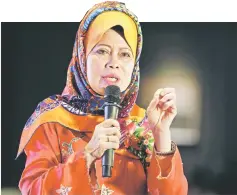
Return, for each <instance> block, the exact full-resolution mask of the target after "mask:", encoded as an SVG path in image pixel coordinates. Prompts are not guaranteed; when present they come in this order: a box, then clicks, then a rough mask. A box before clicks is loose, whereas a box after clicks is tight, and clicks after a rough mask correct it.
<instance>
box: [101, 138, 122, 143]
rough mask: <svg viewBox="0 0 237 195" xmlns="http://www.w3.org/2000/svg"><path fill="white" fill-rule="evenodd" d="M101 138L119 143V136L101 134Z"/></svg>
mask: <svg viewBox="0 0 237 195" xmlns="http://www.w3.org/2000/svg"><path fill="white" fill-rule="evenodd" d="M100 140H101V141H103V142H114V143H119V138H118V136H100Z"/></svg>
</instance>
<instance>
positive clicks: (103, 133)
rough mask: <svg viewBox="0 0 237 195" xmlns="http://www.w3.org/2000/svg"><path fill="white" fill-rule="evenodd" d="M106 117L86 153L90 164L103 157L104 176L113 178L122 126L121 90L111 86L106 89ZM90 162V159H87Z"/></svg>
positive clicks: (95, 132) (99, 125) (88, 145)
mask: <svg viewBox="0 0 237 195" xmlns="http://www.w3.org/2000/svg"><path fill="white" fill-rule="evenodd" d="M104 97H105V103H104V106H103V107H104V116H105V121H103V122H102V123H100V124H98V125H97V126H96V127H95V131H94V133H93V136H92V138H91V140H90V142H89V143H88V144H87V146H86V147H85V151H86V153H87V154H89V155H90V159H89V163H91V162H92V161H93V160H95V159H97V158H100V157H101V156H102V155H103V157H102V176H103V177H111V176H112V170H111V169H112V167H113V164H114V149H118V148H119V139H120V137H121V133H120V125H119V123H118V121H117V120H116V119H117V118H118V112H119V108H120V105H119V104H120V89H119V87H117V86H114V85H110V86H108V87H106V89H105V96H104ZM87 161H88V159H87Z"/></svg>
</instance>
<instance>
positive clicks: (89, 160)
mask: <svg viewBox="0 0 237 195" xmlns="http://www.w3.org/2000/svg"><path fill="white" fill-rule="evenodd" d="M84 156H85V159H86V165H87V168H88V169H90V168H91V165H92V164H93V162H94V161H95V160H96V158H95V157H94V156H92V155H91V153H89V152H87V151H86V150H85V152H84Z"/></svg>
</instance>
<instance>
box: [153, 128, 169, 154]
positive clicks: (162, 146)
mask: <svg viewBox="0 0 237 195" xmlns="http://www.w3.org/2000/svg"><path fill="white" fill-rule="evenodd" d="M153 136H154V140H155V143H154V144H155V147H156V149H157V151H158V152H169V151H170V150H171V133H170V130H169V129H168V130H162V131H154V133H153Z"/></svg>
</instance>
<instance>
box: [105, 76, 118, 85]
mask: <svg viewBox="0 0 237 195" xmlns="http://www.w3.org/2000/svg"><path fill="white" fill-rule="evenodd" d="M102 80H103V81H104V82H105V83H106V84H107V85H114V84H117V83H118V82H119V81H120V78H119V77H118V76H117V75H115V74H110V75H106V76H102Z"/></svg>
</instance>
